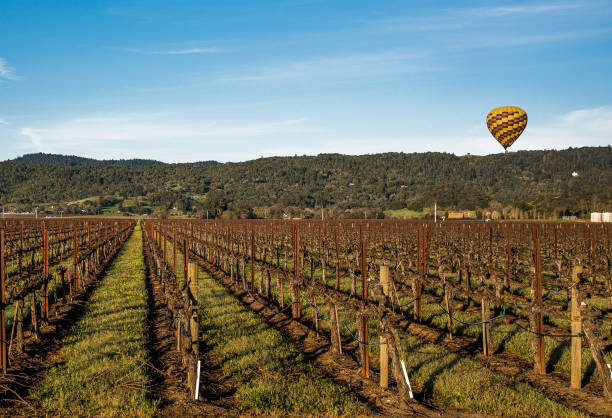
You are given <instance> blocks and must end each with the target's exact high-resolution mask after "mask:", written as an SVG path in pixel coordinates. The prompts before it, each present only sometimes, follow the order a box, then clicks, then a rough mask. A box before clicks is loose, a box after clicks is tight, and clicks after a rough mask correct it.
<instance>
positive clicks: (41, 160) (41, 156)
mask: <svg viewBox="0 0 612 418" xmlns="http://www.w3.org/2000/svg"><path fill="white" fill-rule="evenodd" d="M11 161H12V162H15V163H23V164H42V165H62V166H67V167H77V166H85V167H92V166H121V167H130V168H135V167H148V166H152V165H159V164H163V163H162V162H161V161H156V160H143V159H130V160H123V159H122V160H95V159H93V158H84V157H77V156H76V155H61V154H45V153H42V152H39V153H37V154H25V155H22V156H21V157H18V158H15V159H14V160H11Z"/></svg>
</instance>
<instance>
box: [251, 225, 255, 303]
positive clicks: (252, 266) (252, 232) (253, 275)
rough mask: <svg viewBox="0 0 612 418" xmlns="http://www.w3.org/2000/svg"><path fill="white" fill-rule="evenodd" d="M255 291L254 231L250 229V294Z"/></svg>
mask: <svg viewBox="0 0 612 418" xmlns="http://www.w3.org/2000/svg"><path fill="white" fill-rule="evenodd" d="M254 291H255V230H253V229H251V292H254Z"/></svg>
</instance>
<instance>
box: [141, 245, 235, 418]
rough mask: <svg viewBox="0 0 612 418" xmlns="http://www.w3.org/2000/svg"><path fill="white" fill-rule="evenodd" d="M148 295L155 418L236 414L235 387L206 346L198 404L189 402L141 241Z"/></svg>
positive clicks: (169, 325)
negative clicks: (157, 403) (156, 405)
mask: <svg viewBox="0 0 612 418" xmlns="http://www.w3.org/2000/svg"><path fill="white" fill-rule="evenodd" d="M143 248H144V253H145V265H146V267H147V272H146V273H147V275H146V276H147V279H146V284H147V291H148V293H149V307H150V310H149V316H148V325H149V335H148V339H149V341H148V342H149V350H150V358H151V363H152V367H150V369H149V375H150V379H151V386H150V389H149V392H150V396H151V397H153V398H156V399H159V400H160V405H159V409H158V410H157V412H156V416H160V417H167V416H202V415H205V416H211V415H220V416H223V415H227V414H231V415H234V416H235V415H238V414H239V413H240V412H239V411H238V409H237V408H236V405H235V402H234V397H233V395H234V393H235V391H236V387H235V385H234V383H233V382H232V381H231V379H230V377H229V376H227V375H226V374H225V373H223V370H221V368H220V367H219V366H218V365H217V361H216V358H215V356H214V354H213V353H212V351H211V349H210V347H207V346H206V345H205V344H203V343H202V342H200V347H199V348H200V361H201V362H202V365H201V374H200V393H199V398H200V400H199V401H195V400H194V399H191V396H190V395H189V392H188V391H187V389H186V387H185V383H184V382H185V381H186V376H187V371H186V368H185V366H184V365H183V363H182V360H181V357H180V354H179V352H178V351H177V350H176V335H175V327H174V323H173V319H172V318H170V317H169V316H168V310H167V308H166V302H165V300H164V294H163V291H162V289H161V286H160V285H159V280H158V278H157V277H156V275H155V268H154V262H153V257H152V255H151V252H150V250H149V248H148V246H147V245H146V242H143Z"/></svg>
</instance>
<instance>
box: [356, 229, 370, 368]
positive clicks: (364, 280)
mask: <svg viewBox="0 0 612 418" xmlns="http://www.w3.org/2000/svg"><path fill="white" fill-rule="evenodd" d="M366 257H367V255H366V241H365V239H362V240H361V254H360V257H359V261H360V262H361V300H362V301H363V303H364V304H365V303H366V301H367V299H368V272H367V270H368V263H367V258H366ZM361 339H362V344H360V346H361V360H362V362H363V364H362V367H363V375H364V376H365V377H369V376H370V355H369V354H370V351H369V350H368V346H367V345H366V344H368V343H369V339H368V317H367V315H361Z"/></svg>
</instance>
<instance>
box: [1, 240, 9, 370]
mask: <svg viewBox="0 0 612 418" xmlns="http://www.w3.org/2000/svg"><path fill="white" fill-rule="evenodd" d="M4 276H5V271H4V229H2V230H0V366H2V373H3V374H6V369H7V366H8V365H7V360H8V358H7V352H6V311H5V304H6V295H5V294H4V293H5V290H6V289H5V283H4V280H5V278H4Z"/></svg>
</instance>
